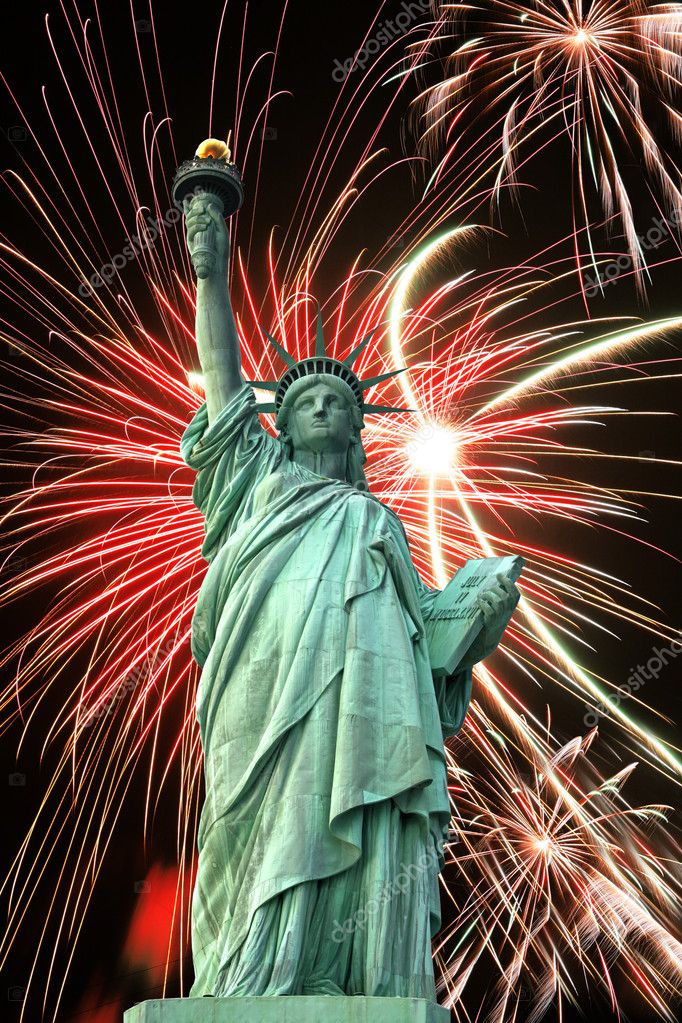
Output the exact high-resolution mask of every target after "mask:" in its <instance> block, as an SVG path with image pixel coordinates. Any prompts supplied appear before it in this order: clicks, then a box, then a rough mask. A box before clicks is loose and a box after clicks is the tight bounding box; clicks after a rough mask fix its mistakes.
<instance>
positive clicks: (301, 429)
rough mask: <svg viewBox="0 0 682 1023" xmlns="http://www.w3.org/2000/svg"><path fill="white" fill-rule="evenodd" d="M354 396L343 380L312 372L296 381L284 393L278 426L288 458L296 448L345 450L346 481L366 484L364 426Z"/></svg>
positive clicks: (360, 484)
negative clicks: (361, 434)
mask: <svg viewBox="0 0 682 1023" xmlns="http://www.w3.org/2000/svg"><path fill="white" fill-rule="evenodd" d="M364 425H365V424H364V420H363V417H362V412H361V411H360V409H359V407H358V402H357V398H356V397H355V395H354V393H353V391H352V389H351V388H350V387H349V386H348V384H347V383H345V381H343V380H341V379H339V378H338V377H335V376H332V375H331V374H328V373H313V374H309V375H308V376H305V377H302V378H301V379H300V380H297V381H295V382H294V383H293V384H292V385H291V386H290V387H289V388H288V390H287V392H286V394H285V395H284V400H283V402H282V405H281V408H280V410H279V413H278V415H277V429H278V430H279V431H280V437H281V439H282V440H283V441H284V443H285V444H286V445H287V447H288V448H289V454H290V457H291V458H294V459H295V457H296V452H298V451H310V452H314V453H316V454H327V453H329V454H332V453H334V454H342V453H344V452H345V453H346V456H347V457H346V480H347V482H348V483H352V484H354V485H355V486H362V487H366V485H367V483H366V480H365V475H364V472H363V470H362V466H363V464H364V463H365V461H366V457H367V456H366V455H365V451H364V448H363V446H362V441H361V439H360V431H361V430H362V429H363V428H364Z"/></svg>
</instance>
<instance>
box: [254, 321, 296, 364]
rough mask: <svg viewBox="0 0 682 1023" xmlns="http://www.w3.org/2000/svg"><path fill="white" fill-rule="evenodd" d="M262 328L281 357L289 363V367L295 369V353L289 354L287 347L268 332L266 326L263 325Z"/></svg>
mask: <svg viewBox="0 0 682 1023" xmlns="http://www.w3.org/2000/svg"><path fill="white" fill-rule="evenodd" d="M260 329H261V330H262V331H263V333H264V334H265V336H266V338H267V339H268V341H269V342H270V344H271V345H272V347H273V348H274V349H275V351H276V352H277V353H278V354H279V355H280V356H281V358H282V359H283V360H284V362H285V363H286V364H287V366H288V367H289V369H293V368H294V366H295V365H296V359H294V357H293V355H289V353H288V351H287V350H286V348H283V347H282V345H281V344H280V343H279V341H275V339H274V337H273V336H272V334H268V332H267V330H266V329H265V327H261V328H260Z"/></svg>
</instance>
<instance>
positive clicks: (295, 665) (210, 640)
mask: <svg viewBox="0 0 682 1023" xmlns="http://www.w3.org/2000/svg"><path fill="white" fill-rule="evenodd" d="M182 452H183V457H184V459H185V460H186V462H187V463H188V464H189V465H190V466H191V467H192V468H194V469H196V470H197V477H196V482H195V488H194V501H195V503H196V505H197V507H198V508H199V509H200V510H201V512H202V513H203V515H204V517H205V524H206V538H205V543H204V546H203V555H204V557H205V558H206V559H207V560H208V561H209V563H210V564H209V569H208V572H207V575H206V578H205V580H204V583H203V585H202V587H201V592H200V595H199V600H198V604H197V608H196V613H195V616H194V622H193V638H192V646H193V653H194V656H195V657H196V659H197V661H198V663H199V664H200V665H201V668H202V673H201V681H200V685H199V690H198V695H197V715H198V720H199V726H200V731H201V741H202V745H203V751H204V770H205V783H206V796H205V803H204V806H203V811H202V814H201V821H200V826H199V837H198V845H199V865H198V875H197V880H196V887H195V890H194V897H193V906H192V944H193V958H194V966H195V975H196V979H195V983H194V986H193V987H192V990H191V994H192V996H198V995H203V994H213V995H216V996H217V995H220V996H228V995H257V994H260V995H263V994H267V995H273V994H301V993H303V994H306V993H328V994H366V995H379V996H381V995H387V996H400V995H402V996H408V995H411V996H417V997H425V998H430V999H435V986H434V978H433V966H432V961H431V937H432V936H433V935H434V934H435V933H436V931H437V930H438V929H439V926H440V900H439V888H438V873H439V871H440V869H441V867H442V865H443V842H444V839H445V837H446V835H447V831H448V825H449V819H450V809H449V803H448V793H447V784H446V765H445V756H444V738H447V737H448V736H449V735H453V734H454V733H455V732H457V730H458V729H459V728H460V727H461V724H462V722H463V720H464V716H465V714H466V710H467V706H468V703H469V699H470V694H471V673H470V671H468V670H463V671H461V672H459V673H458V674H456V675H454V676H453V677H451V678H450V679H448V680H443V681H441V682H438V683H436V684H434V679H433V676H432V674H431V670H430V665H429V654H428V649H427V645H426V641H425V638H424V614H425V612H426V611H427V610H428V607H429V604H430V603H431V602H432V600H433V598H434V596H435V593H436V591H433V590H429V589H428V587H426V586H425V585H424V584H423V583H422V582H421V580H420V578H419V576H418V574H417V572H416V569H415V567H414V565H413V563H412V559H411V556H410V552H409V548H408V544H407V540H406V536H405V532H404V529H403V527H402V525H401V523H400V520H399V519H398V517H397V516H396V515H395V514H394V513H393V512H392V511H391V510H390V509H388V508H387V507H386V506H385V505H383V504H382V503H381V502H380V501H378V500H377V499H376V498H374V497H373V496H371V495H370V494H368V493H367V492H363V491H361V490H358V489H356V488H354V487H352V486H350V485H349V484H346V483H342V482H339V481H336V480H331V479H328V478H326V477H322V476H319V475H318V474H316V473H314V472H312V471H309V470H308V469H306V468H304V467H302V466H300V465H298V464H297V463H295V462H292V461H291V460H290V459H289V457H288V454H287V451H286V448H285V446H284V445H283V444H282V442H281V441H280V440H279V439H277V438H274V437H272V436H270V435H269V434H268V433H267V432H266V431H264V430H263V429H262V428H261V426H260V425H259V422H258V415H257V413H256V411H255V403H254V397H253V392H252V391H251V389H250V388H247V387H244V388H243V389H242V390H241V391H240V392H239V393H238V394H237V395H235V397H234V398H233V399H232V400H231V401H230V403H229V404H228V405H227V406H226V407H225V408H224V409H223V410H222V412H221V413H220V414H219V416H217V418H216V419H215V421H214V422H212V423H211V424H210V426H209V424H208V418H207V412H206V407H205V406H202V408H201V409H200V410H199V411H198V413H197V414H196V416H195V417H194V419H193V421H192V423H191V424H190V426H189V427H188V429H187V431H186V433H185V436H184V438H183V442H182ZM406 878H407V880H406Z"/></svg>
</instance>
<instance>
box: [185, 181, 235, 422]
mask: <svg viewBox="0 0 682 1023" xmlns="http://www.w3.org/2000/svg"><path fill="white" fill-rule="evenodd" d="M185 218H186V219H185V228H186V232H187V247H188V249H189V251H190V255H191V254H192V252H193V250H194V247H195V245H197V244H198V243H199V242H201V244H202V245H204V246H205V245H206V244H207V241H208V240H209V239H210V242H211V243H212V244H214V245H215V254H216V259H215V271H214V273H212V274H210V275H209V276H208V277H205V278H199V279H198V280H197V314H196V338H197V348H198V350H199V361H200V363H201V370H202V373H203V376H204V392H205V394H206V407H207V411H208V419H209V422H212V421H213V420H214V419H215V417H216V416H217V415H218V413H219V412H220V411H221V409H223V408H224V407H225V405H226V404H227V403H228V401H229V400H230V398H232V397H233V395H234V394H236V392H237V391H238V390H239V389H240V388H241V387H242V385H243V378H242V373H241V359H240V355H239V336H238V334H237V325H236V323H235V320H234V314H233V312H232V306H231V304H230V293H229V290H228V287H227V264H228V258H229V254H230V241H229V237H228V233H227V227H226V225H225V220H224V219H223V217H222V215H221V214H220V213H219V212H218V209H217V208H216V207H215V206H212V205H211V204H210V199H209V198H208V197H207V196H205V195H195V196H193V198H192V199H191V200H188V201H187V203H186V205H185ZM200 232H207V233H208V234H201V235H200ZM198 235H200V237H199V238H197V236H198Z"/></svg>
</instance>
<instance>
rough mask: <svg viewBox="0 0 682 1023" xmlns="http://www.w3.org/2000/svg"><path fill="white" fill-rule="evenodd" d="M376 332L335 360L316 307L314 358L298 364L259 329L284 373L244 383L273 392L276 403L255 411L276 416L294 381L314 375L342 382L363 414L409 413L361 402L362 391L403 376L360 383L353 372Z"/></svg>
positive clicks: (260, 406) (388, 406) (390, 375)
mask: <svg viewBox="0 0 682 1023" xmlns="http://www.w3.org/2000/svg"><path fill="white" fill-rule="evenodd" d="M377 329H378V328H377V327H375V328H374V330H371V331H370V332H369V334H367V336H366V337H364V338H363V339H362V341H361V342H360V344H359V345H358V346H357V348H354V349H353V351H352V352H351V353H350V355H347V356H346V358H345V359H343V361H341V360H339V359H334V358H332V357H331V355H327V346H326V343H325V339H324V328H323V324H322V312H321V310H320V307H319V305H318V307H317V331H316V336H315V355H313V356H310V357H309V358H307V359H301V360H300V362H297V361H296V359H294V357H293V356H292V355H290V354H289V352H288V351H287V350H286V348H284V346H283V345H281V344H280V343H279V341H276V340H275V338H274V337H273V336H272V335H271V334H269V333H268V332H267V330H265V328H264V327H261V330H262V331H263V333H264V334H265V336H266V337H267V339H268V341H269V342H270V344H271V345H272V346H273V348H274V349H275V351H276V352H277V353H278V354H279V355H280V356H281V358H282V359H283V361H284V362H285V364H286V366H287V371H286V373H285V374H284V376H283V377H281V378H280V379H279V380H247V381H246V382H247V383H248V384H251V386H252V387H259V388H263V389H264V390H266V391H274V394H275V400H274V401H272V402H267V404H264V405H259V406H258V411H259V412H274V413H275V414H276V413H278V412H279V410H280V409H281V407H282V402H283V401H284V395H285V394H286V393H287V391H288V390H289V388H290V387H291V385H292V384H293V383H295V382H296V381H297V380H302V379H303V377H307V376H312V375H313V374H323V375H326V376H331V377H335V378H336V379H337V380H343V382H344V383H345V384H347V385H348V386H349V387H350V389H351V391H352V392H353V395H354V397H355V400H356V402H357V404H358V408H359V409H360V411H361V412H362V413H373V412H377V413H384V412H409V411H410V409H404V408H393V407H392V406H390V405H372V404H368V403H367V402H365V399H364V392H365V391H369V390H370V389H371V388H372V387H375V386H376V385H377V384H380V383H382V382H383V381H384V380H389V379H390V378H391V377H394V376H396V375H397V374H398V373H404V372H405V370H404V369H394V370H392V371H391V372H390V373H382V374H381V375H380V376H376V377H369V378H367V379H365V380H361V379H360V378H359V377H358V376H357V374H356V373H354V372H353V364H354V362H355V361H356V359H358V358H359V356H360V355H361V354H362V353H363V351H364V350H365V348H366V347H367V345H368V344H369V342H370V341H371V340H372V338H373V337H374V335H375V333H376V331H377Z"/></svg>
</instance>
